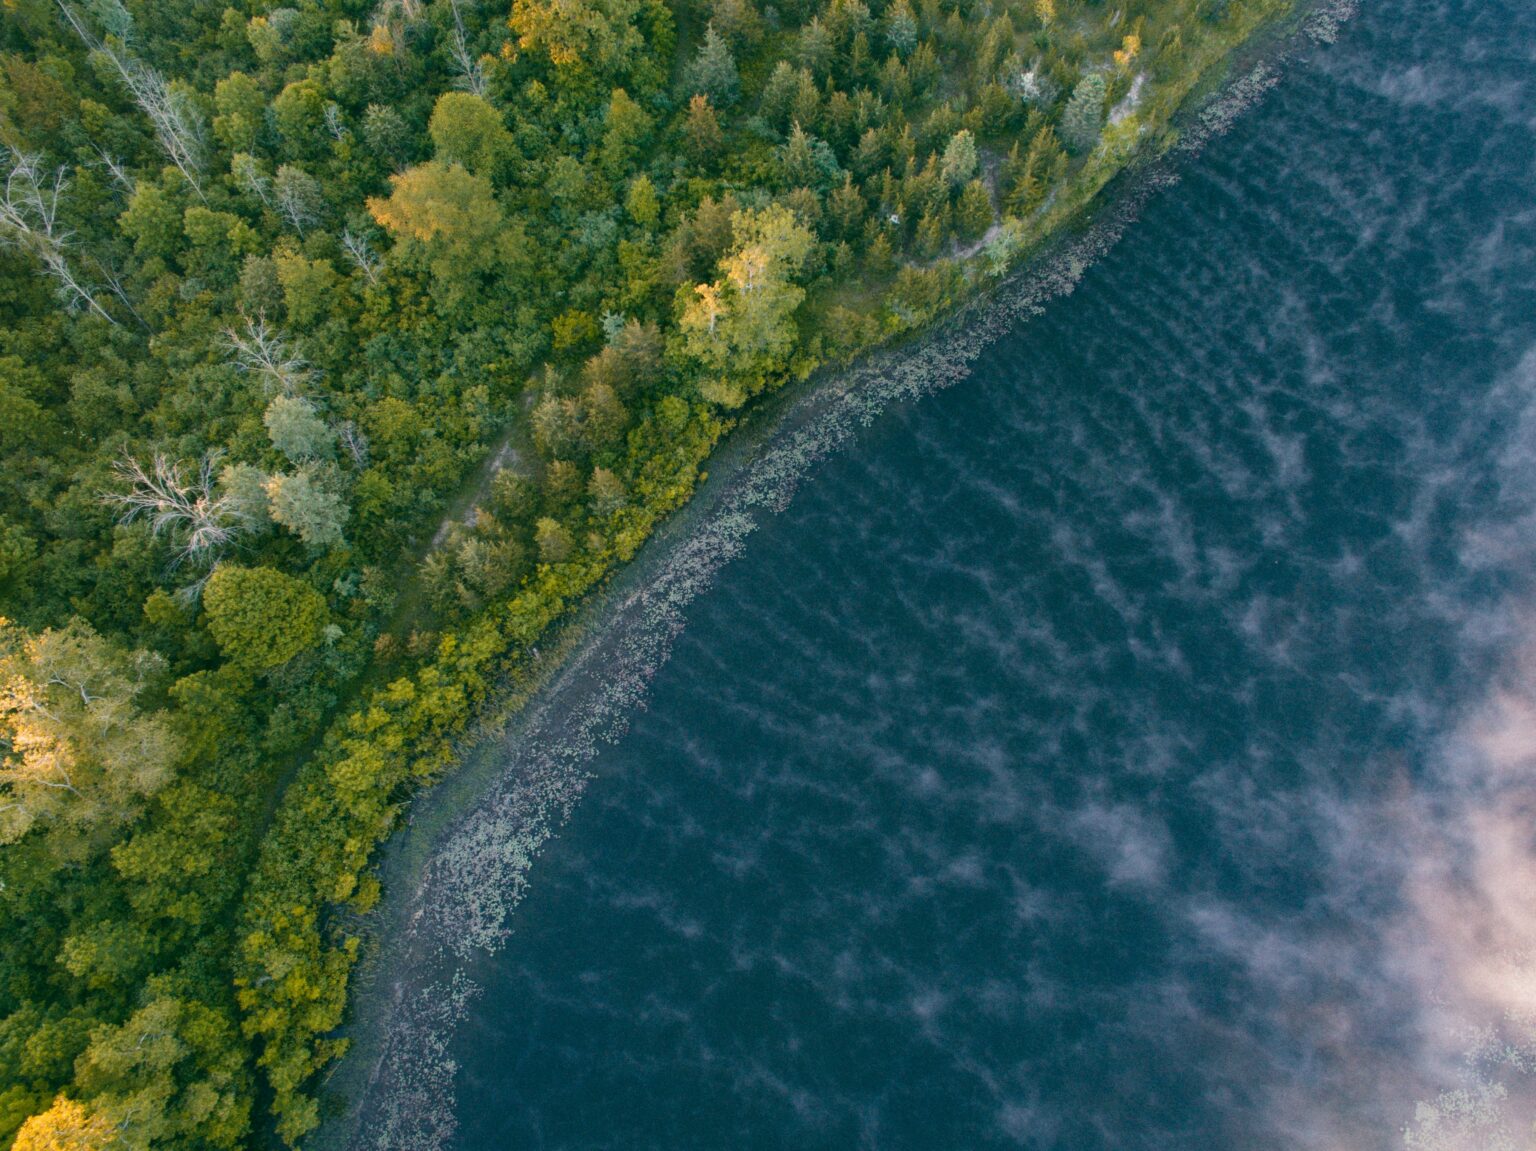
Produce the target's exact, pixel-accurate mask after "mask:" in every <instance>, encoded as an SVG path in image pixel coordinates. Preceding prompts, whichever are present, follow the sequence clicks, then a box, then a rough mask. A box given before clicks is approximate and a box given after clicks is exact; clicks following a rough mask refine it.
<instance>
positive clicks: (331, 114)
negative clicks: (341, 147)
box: [325, 100, 348, 141]
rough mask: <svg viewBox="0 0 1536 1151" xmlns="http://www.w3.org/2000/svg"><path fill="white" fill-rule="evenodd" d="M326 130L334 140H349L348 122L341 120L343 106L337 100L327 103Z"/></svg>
mask: <svg viewBox="0 0 1536 1151" xmlns="http://www.w3.org/2000/svg"><path fill="white" fill-rule="evenodd" d="M325 130H326V131H327V132H329V133H330V134H331V139H333V140H336V141H341V140H345V139H346V138H347V135H348V131H347V122H346V121H345V120H343V119H342V118H341V105H340V104H338V103H336V101H335V100H328V101H326V104H325Z"/></svg>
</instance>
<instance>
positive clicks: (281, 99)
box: [272, 79, 326, 159]
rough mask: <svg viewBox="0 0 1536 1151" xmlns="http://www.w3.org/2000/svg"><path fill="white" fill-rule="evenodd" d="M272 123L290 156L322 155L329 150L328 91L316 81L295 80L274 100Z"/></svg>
mask: <svg viewBox="0 0 1536 1151" xmlns="http://www.w3.org/2000/svg"><path fill="white" fill-rule="evenodd" d="M272 123H273V125H274V126H275V127H276V128H277V133H278V135H279V136H281V137H282V140H283V143H284V145H285V150H286V151H287V153H288V155H290V156H292V157H294V158H296V159H314V158H317V157H319V156H320V155H322V154H324V152H325V141H326V132H325V92H324V91H323V90H322V89H321V87H320V85H319V84H318V83H316V82H315V81H314V80H309V79H305V80H295V81H294V82H293V83H292V84H289V85H288V86H287V87H285V88H284V89H283V90H282V91H281V92H279V93H278V94H277V98H276V99H274V100H273V101H272Z"/></svg>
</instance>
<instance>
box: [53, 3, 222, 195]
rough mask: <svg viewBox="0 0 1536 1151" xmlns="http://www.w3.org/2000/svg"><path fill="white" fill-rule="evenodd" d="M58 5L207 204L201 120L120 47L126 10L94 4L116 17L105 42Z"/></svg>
mask: <svg viewBox="0 0 1536 1151" xmlns="http://www.w3.org/2000/svg"><path fill="white" fill-rule="evenodd" d="M56 2H57V3H58V6H59V10H60V11H61V12H63V13H64V19H65V20H67V21H68V22H69V26H70V27H71V28H73V29H74V30H75V34H76V35H77V36H79V37H80V39H81V40H82V41H84V42H85V45H86V47H88V48H90V49H91V50H92V51H93V52H99V53H100V54H101V55H102V56H103V57H105V58H106V59H107V60H108V61H109V62H110V63H111V65H112V67H113V68H115V69H116V70H117V75H118V78H119V79H121V80H122V82H123V86H124V87H126V88H127V89H128V92H129V94H130V95H131V96H132V97H133V100H134V103H136V104H138V106H139V110H140V111H142V112H143V113H144V115H145V116H147V117H148V118H149V122H150V123H151V124H152V125H154V129H155V139H156V140H158V141H159V143H160V147H161V149H162V150H164V152H165V154H166V155H167V156H168V157H170V161H171V163H173V164H175V165H176V167H177V169H178V170H179V171H180V172H181V174H182V175H183V176H185V177H186V180H187V183H189V184H190V185H192V191H193V192H195V193H196V194H197V198H198V199H199V200H203V202H204V203H207V201H206V200H204V199H203V189H202V184H201V182H200V180H199V176H200V175H201V173H202V167H203V152H204V141H203V119H202V116H201V114H200V113H199V112H198V110H197V108H196V107H195V106H194V105H193V104H192V101H191V100H189V99H187V97H186V95H185V93H183V92H180V91H178V90H177V89H175V88H173V87H172V86H171V85H170V83H169V82H168V81H167V80H166V78H165V77H164V76H162V75H161V74H160V73H159V72H157V71H155V69H153V68H151V67H149V65H147V64H145V63H143V62H142V61H141V60H138V59H136V58H135V57H134V56H133V55H132V54H130V53H129V52H128V50H127V48H126V47H124V46H123V45H124V44H125V42H126V37H127V35H128V33H129V32H130V31H131V29H132V23H133V22H132V18H131V17H130V16H129V15H128V13H127V11H126V10H125V9H123V7H122V5H121V4H116V3H108V4H104V5H98V7H99V8H102V9H103V10H104V11H106V12H108V13H109V14H111V13H116V14H117V17H116V18H115V19H111V20H109V23H111V25H112V27H110V28H109V29H108V35H109V37H111V38H110V39H109V38H107V37H101V36H97V35H96V33H95V32H93V31H92V30H91V27H90V25H89V24H87V23H86V21H85V18H84V17H83V16H81V15H80V13H78V12H76V11H75V9H74V8H73V6H71V5H70V4H69V3H68V2H67V0H56ZM114 39H115V40H116V43H114V42H113V41H114Z"/></svg>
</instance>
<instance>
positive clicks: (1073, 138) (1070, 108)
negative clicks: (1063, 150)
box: [1061, 72, 1109, 153]
mask: <svg viewBox="0 0 1536 1151" xmlns="http://www.w3.org/2000/svg"><path fill="white" fill-rule="evenodd" d="M1108 93H1109V86H1108V85H1107V84H1106V83H1105V80H1104V77H1103V76H1101V75H1099V74H1098V73H1097V72H1095V73H1093V74H1092V75H1088V76H1084V77H1083V78H1082V79H1081V80H1079V81H1078V83H1077V87H1076V88H1074V89H1072V98H1071V99H1070V100H1068V101H1067V110H1066V111H1065V112H1063V113H1062V114H1061V137H1062V139H1063V140H1065V141H1066V144H1067V147H1068V148H1070V149H1072V151H1074V152H1078V153H1082V152H1091V151H1093V149H1094V147H1095V146H1096V145H1097V144H1098V142H1099V135H1100V133H1102V132H1103V131H1104V101H1105V99H1106V98H1107V97H1108Z"/></svg>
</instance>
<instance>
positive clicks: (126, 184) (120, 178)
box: [96, 147, 138, 196]
mask: <svg viewBox="0 0 1536 1151" xmlns="http://www.w3.org/2000/svg"><path fill="white" fill-rule="evenodd" d="M96 154H97V155H98V156H100V157H101V165H102V167H104V168H105V169H106V170H107V171H108V172H110V173H112V178H113V179H114V180H116V181H117V182H118V183H119V184H120V185H122V189H123V191H125V192H127V193H128V194H129V195H130V196H131V195H133V193H134V190H135V189H136V188H137V187H138V183H137V181H135V180H134V178H133V176H132V175H130V174H129V172H128V170H127V169H126V168H124V167H123V163H122V161H121V160H119V159H118V158H117V157H116V156H114V155H112V154H111V153H110V152H108V151H107V150H106V149H105V148H101V147H97V148H96Z"/></svg>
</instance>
